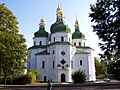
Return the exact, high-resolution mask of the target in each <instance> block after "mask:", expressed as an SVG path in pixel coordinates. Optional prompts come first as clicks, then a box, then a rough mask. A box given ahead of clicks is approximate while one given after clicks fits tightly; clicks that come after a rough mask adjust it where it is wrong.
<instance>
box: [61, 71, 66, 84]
mask: <svg viewBox="0 0 120 90" xmlns="http://www.w3.org/2000/svg"><path fill="white" fill-rule="evenodd" d="M61 82H66V80H65V74H64V73H62V74H61Z"/></svg>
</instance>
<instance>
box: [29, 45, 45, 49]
mask: <svg viewBox="0 0 120 90" xmlns="http://www.w3.org/2000/svg"><path fill="white" fill-rule="evenodd" d="M37 48H47V45H42V46H40V45H35V46H32V47H30V48H28V49H37Z"/></svg>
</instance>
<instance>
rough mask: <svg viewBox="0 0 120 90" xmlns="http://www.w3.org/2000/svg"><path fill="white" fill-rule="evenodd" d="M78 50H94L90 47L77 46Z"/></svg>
mask: <svg viewBox="0 0 120 90" xmlns="http://www.w3.org/2000/svg"><path fill="white" fill-rule="evenodd" d="M76 48H84V49H92V48H91V47H88V46H76Z"/></svg>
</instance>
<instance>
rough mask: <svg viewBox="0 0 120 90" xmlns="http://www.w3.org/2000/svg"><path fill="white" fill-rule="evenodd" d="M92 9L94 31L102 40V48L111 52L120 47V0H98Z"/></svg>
mask: <svg viewBox="0 0 120 90" xmlns="http://www.w3.org/2000/svg"><path fill="white" fill-rule="evenodd" d="M90 9H91V13H90V15H89V16H90V17H91V18H92V20H91V22H94V23H95V24H94V25H93V31H94V32H96V34H97V35H98V37H99V39H100V40H101V41H102V42H100V43H99V46H100V48H101V49H102V50H103V51H111V52H113V51H114V50H116V49H120V23H119V22H120V0H97V2H96V3H95V4H93V5H90Z"/></svg>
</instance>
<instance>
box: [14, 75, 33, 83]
mask: <svg viewBox="0 0 120 90" xmlns="http://www.w3.org/2000/svg"><path fill="white" fill-rule="evenodd" d="M31 82H32V76H31V75H28V74H25V75H24V74H23V75H20V76H19V77H17V78H14V80H13V84H30V83H31Z"/></svg>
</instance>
